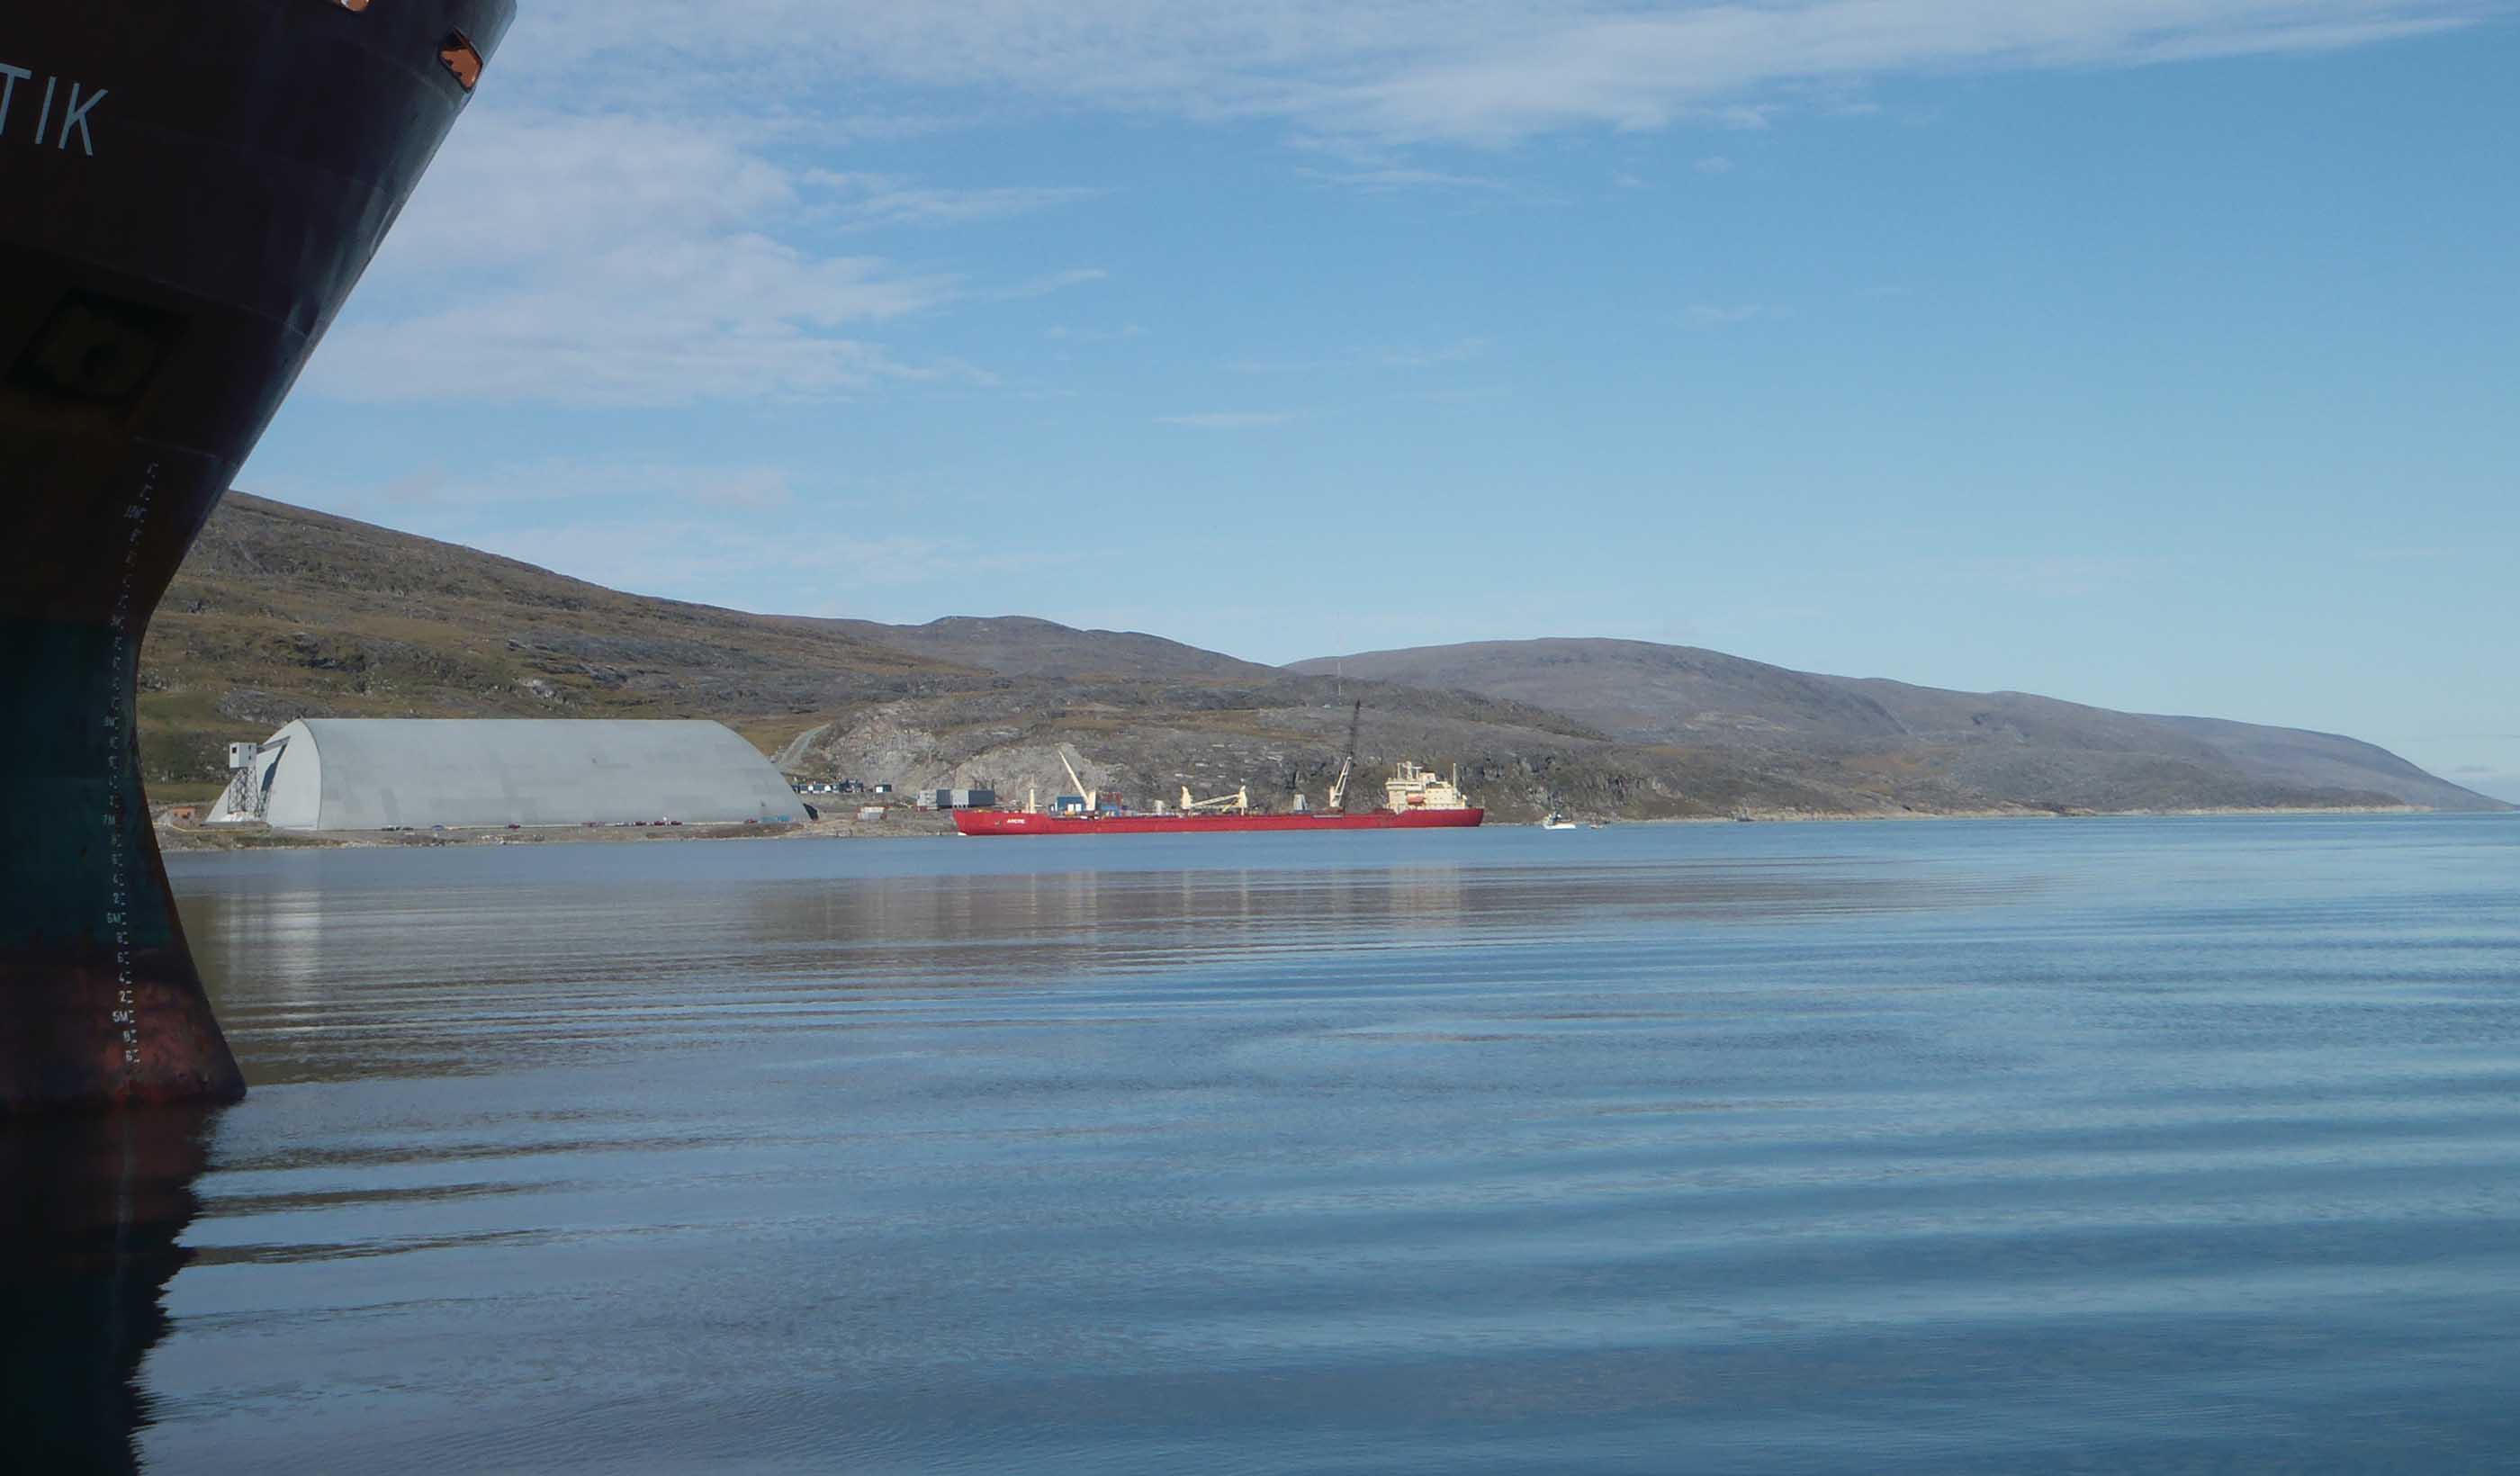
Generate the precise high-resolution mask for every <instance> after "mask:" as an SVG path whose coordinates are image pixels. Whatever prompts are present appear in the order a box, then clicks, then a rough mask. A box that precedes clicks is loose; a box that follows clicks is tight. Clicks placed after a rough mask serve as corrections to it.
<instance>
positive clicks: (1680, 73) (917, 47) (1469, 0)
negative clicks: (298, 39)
mask: <svg viewBox="0 0 2520 1476" xmlns="http://www.w3.org/2000/svg"><path fill="white" fill-rule="evenodd" d="M2506 9H2507V7H2506V6H2504V5H2502V4H2500V3H2498V0H2047V3H2043V4H2032V5H2024V4H2009V3H2005V4H1998V3H1993V0H1775V3H1769V4H1762V5H1756V6H1753V5H1747V4H1742V3H1739V0H1715V3H1663V4H1650V3H1646V4H1640V3H1637V0H1567V3H1564V4H1560V5H1554V6H1548V7H1535V6H1532V5H1530V4H1529V3H1528V0H1388V3H1385V4H1381V5H1375V6H1358V5H1355V4H1352V3H1349V0H1233V3H1227V0H1179V3H1175V4H1170V5H1165V6H1149V5H1147V4H1146V3H1145V0H965V3H961V4H955V5H867V4H863V3H857V0H716V3H715V4H712V5H711V6H709V7H707V9H706V10H705V12H696V11H694V10H693V9H692V7H691V6H689V5H688V4H687V3H686V0H543V3H541V4H538V5H536V6H534V7H532V8H531V9H530V10H529V11H528V12H527V14H526V16H525V17H524V18H523V19H521V20H520V21H519V22H518V24H517V28H516V33H515V35H514V37H513V38H512V41H511V47H512V49H514V50H516V51H518V52H521V53H523V54H525V56H526V57H527V59H528V60H527V61H526V62H525V63H524V64H523V65H525V66H530V67H537V68H540V69H545V70H557V71H562V72H565V73H567V74H570V75H573V76H578V77H587V78H598V79H602V80H603V81H604V82H605V83H606V84H607V85H608V86H610V87H611V88H613V89H616V90H618V91H619V92H621V93H623V94H628V93H632V92H645V93H647V94H649V95H652V94H653V91H654V88H655V78H656V76H657V67H658V62H659V59H660V57H662V56H670V57H672V58H673V59H674V60H675V61H676V62H677V63H678V64H679V67H678V69H677V71H676V73H675V75H676V82H677V86H678V88H680V89H682V90H683V92H684V93H685V94H686V95H687V96H688V95H690V94H692V93H695V92H697V93H700V94H702V95H703V96H705V94H706V93H707V92H708V91H710V90H711V89H715V90H717V91H720V92H723V93H727V94H737V93H741V94H742V95H745V96H749V97H753V98H756V99H757V98H762V97H775V96H779V95H782V94H792V93H795V92H802V91H812V90H816V89H819V88H821V87H823V86H825V85H827V84H828V79H829V78H830V77H832V76H847V77H851V78H857V79H872V80H879V81H881V82H883V83H886V84H889V85H891V86H895V87H899V88H903V89H906V90H909V91H911V92H913V93H916V94H920V95H944V96H947V97H950V98H952V99H953V100H954V101H953V106H947V107H941V108H930V109H922V110H919V111H922V112H942V113H946V114H961V113H968V112H973V111H982V112H985V111H987V107H988V106H990V105H989V104H988V103H986V102H984V105H983V106H982V107H980V108H978V109H976V110H975V108H974V107H973V106H971V104H972V100H973V99H974V98H975V97H976V98H978V99H981V100H994V104H993V105H994V106H996V107H998V108H1001V109H1003V108H1004V107H1005V106H1007V103H1008V100H1009V99H1020V98H1029V99H1033V100H1035V101H1046V102H1053V103H1058V104H1078V103H1082V104H1086V105H1089V106H1098V107H1103V108H1109V109H1113V110H1119V111H1130V112H1168V113H1172V114H1175V115H1178V116H1184V117H1189V118H1193V119H1200V120H1213V119H1226V118H1238V117H1253V116H1268V117H1277V118H1281V119H1283V120H1286V121H1288V122H1290V123H1293V124H1295V125H1297V126H1299V127H1301V128H1303V129H1306V130H1312V131H1318V132H1324V133H1330V134H1347V135H1355V136H1366V137H1374V138H1380V139H1384V140H1388V141H1404V142H1416V141H1429V140H1454V141H1473V142H1481V143H1496V142H1506V141H1510V140H1513V139H1517V138H1522V137H1528V136H1530V135H1531V134H1534V133H1540V132H1547V131H1551V130H1553V129H1557V128H1564V127H1572V126H1598V127H1608V128H1617V129H1643V128H1656V127H1662V126H1665V125H1668V124H1669V123H1671V122H1673V121H1674V120H1675V119H1678V118H1681V117H1684V116H1688V115H1699V116H1706V117H1710V118H1714V119H1718V120H1722V119H1727V118H1730V119H1733V120H1735V121H1753V122H1755V121H1758V120H1762V119H1764V118H1765V117H1766V115H1767V114H1766V113H1765V112H1764V110H1763V108H1762V106H1761V105H1763V104H1764V103H1768V102H1773V101H1774V99H1773V98H1772V97H1770V96H1769V94H1772V93H1774V92H1777V91H1778V90H1780V89H1786V88H1794V87H1808V86H1814V85H1835V84H1842V83H1845V82H1848V81H1850V80H1852V81H1859V82H1860V81H1864V80H1869V79H1873V78H1879V77H1885V76H1891V75H1898V74H1905V73H1914V72H1927V71H1930V72H1951V71H1959V70H2018V69H2025V68H2039V67H2095V66H2113V65H2114V66H2129V65H2147V64H2152V63H2157V62H2162V61H2166V60H2178V59H2183V58H2194V57H2208V56H2229V55H2237V54H2247V53H2273V52H2296V51H2303V50H2317V49H2333V48H2338V47H2346V46H2355V45H2363V44H2368V43H2370V42H2374V41H2379V40H2386V39H2390V38H2393V37H2399V36H2405V35H2410V34H2416V33H2420V32H2423V31H2428V30H2436V29H2440V28H2442V27H2445V26H2453V25H2459V24H2465V23H2471V22H2474V21H2476V20H2477V19H2479V18H2480V17H2483V16H2488V15H2493V14H2498V13H2502V12H2504V11H2505V10H2506ZM1744 110H1746V111H1744Z"/></svg>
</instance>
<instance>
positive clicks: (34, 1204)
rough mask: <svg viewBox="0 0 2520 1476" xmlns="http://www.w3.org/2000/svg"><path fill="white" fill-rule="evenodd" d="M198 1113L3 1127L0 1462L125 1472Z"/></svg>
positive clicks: (192, 1167) (141, 1410)
mask: <svg viewBox="0 0 2520 1476" xmlns="http://www.w3.org/2000/svg"><path fill="white" fill-rule="evenodd" d="M208 1116H209V1114H208V1113H207V1112H206V1111H182V1110H174V1111H164V1110H151V1111H140V1112H132V1113H127V1114H124V1115H121V1116H117V1117H112V1118H105V1119H95V1120H64V1121H59V1122H47V1123H40V1124H33V1123H28V1124H18V1125H14V1126H12V1125H7V1124H0V1186H5V1190H6V1192H5V1195H0V1467H5V1468H7V1469H10V1470H20V1471H29V1472H33V1471H48V1472H54V1471H57V1472H76V1471H130V1470H135V1469H137V1468H138V1461H137V1455H136V1445H135V1439H136V1437H137V1435H138V1432H139V1431H140V1430H141V1428H142V1427H143V1426H145V1425H146V1424H147V1423H148V1422H149V1401H148V1400H147V1398H146V1397H145V1396H144V1395H143V1394H142V1392H141V1389H140V1384H139V1373H140V1364H141V1360H142V1359H143V1358H144V1357H145V1356H147V1354H148V1352H149V1350H150V1349H151V1348H152V1347H154V1346H155V1345H156V1344H157V1342H158V1339H159V1338H161V1337H163V1336H164V1335H165V1332H166V1325H167V1324H166V1315H165V1310H164V1307H163V1304H162V1302H161V1300H160V1297H161V1294H162V1293H163V1292H164V1290H165V1288H166V1283H167V1282H168V1280H170V1279H171V1278H172V1277H173V1276H174V1275H175V1273H176V1272H177V1271H178V1270H179V1269H181V1268H182V1267H183V1266H184V1264H185V1263H186V1262H187V1261H188V1260H190V1259H191V1253H190V1252H189V1251H186V1250H183V1249H181V1248H180V1247H179V1245H178V1241H179V1240H180V1239H181V1237H182V1235H183V1233H184V1230H185V1229H186V1227H188V1226H190V1225H191V1224H192V1221H193V1216H194V1214H195V1213H196V1212H197V1211H198V1209H199V1208H200V1204H199V1201H197V1200H196V1199H195V1198H194V1192H193V1190H194V1184H195V1181H197V1180H198V1179H200V1177H201V1174H202V1170H203V1165H204V1163H205V1162H206V1161H207V1159H208V1149H207V1147H206V1145H205V1138H206V1126H207V1118H208Z"/></svg>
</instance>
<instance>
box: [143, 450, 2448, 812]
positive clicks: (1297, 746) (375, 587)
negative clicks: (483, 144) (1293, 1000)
mask: <svg viewBox="0 0 2520 1476" xmlns="http://www.w3.org/2000/svg"><path fill="white" fill-rule="evenodd" d="M1606 646H1621V648H1622V649H1621V650H1620V651H1619V652H1616V653H1614V654H1613V655H1611V656H1608V657H1605V653H1604V651H1603V650H1601V649H1599V648H1603V647H1606ZM1325 664H1327V663H1315V665H1316V666H1319V665H1325ZM141 682H142V693H141V704H140V711H141V721H142V738H143V753H144V762H145V765H146V767H147V770H148V773H149V776H150V778H151V779H152V781H153V783H156V784H158V787H159V788H160V790H161V791H162V792H181V791H182V790H183V789H186V788H189V789H191V790H194V791H198V790H200V789H203V788H205V787H210V786H215V784H216V783H218V782H219V781H221V780H223V779H224V777H225V776H224V772H223V771H224V767H225V751H226V745H227V743H228V742H229V741H231V740H233V739H239V738H263V737H265V736H267V735H269V734H270V733H271V732H272V731H273V730H274V729H276V728H278V727H279V726H280V725H281V724H283V723H285V722H287V721H288V720H289V719H291V718H293V717H300V716H374V717H390V716H406V717H464V716H485V717H495V716H527V715H531V716H537V717H550V716H569V715H582V716H588V717H709V718H716V719H719V720H721V721H724V722H727V723H729V724H731V725H733V726H734V727H735V728H737V729H738V731H740V732H742V733H743V734H745V735H746V736H747V737H749V738H752V739H753V740H754V741H755V742H757V743H759V744H760V745H761V746H762V749H763V751H764V752H766V753H770V754H772V755H774V756H776V757H777V759H778V760H779V761H780V763H781V765H782V767H784V768H786V769H787V771H788V772H790V773H791V774H794V775H796V776H797V777H800V778H824V779H860V780H866V781H869V782H876V781H884V782H889V783H894V784H896V785H899V786H900V787H902V788H904V789H910V788H920V787H925V786H929V785H934V784H960V785H975V786H976V785H987V786H989V787H993V788H996V789H998V790H999V791H1000V792H1001V793H1004V794H1007V795H1010V796H1015V797H1019V796H1021V794H1022V793H1023V792H1024V790H1025V789H1026V788H1028V787H1037V788H1039V789H1040V790H1041V791H1042V792H1043V793H1045V794H1048V793H1054V792H1060V791H1064V790H1065V789H1066V788H1067V787H1068V782H1067V779H1066V773H1065V768H1064V766H1063V765H1062V764H1061V762H1060V758H1061V755H1062V754H1065V755H1067V756H1069V757H1070V758H1071V760H1072V761H1073V762H1075V763H1076V764H1077V766H1078V767H1079V769H1080V770H1081V772H1082V774H1083V777H1084V778H1085V780H1086V782H1087V783H1089V784H1092V785H1094V786H1097V787H1100V788H1102V789H1106V790H1117V791H1119V792H1121V793H1123V794H1125V795H1126V796H1128V797H1129V798H1130V799H1131V800H1133V801H1141V802H1143V801H1151V800H1154V799H1159V798H1160V799H1171V798H1175V797H1178V795H1179V792H1180V790H1181V788H1182V787H1183V786H1184V785H1188V786H1189V787H1191V788H1192V789H1193V790H1195V791H1196V792H1197V793H1198V794H1199V795H1200V796H1202V797H1204V796H1207V795H1211V794H1217V793H1226V792H1231V791H1232V790H1234V789H1236V788H1238V787H1240V786H1243V785H1248V786H1249V788H1250V790H1251V793H1252V797H1253V798H1254V799H1255V800H1258V801H1261V802H1263V803H1266V804H1273V805H1274V804H1283V803H1284V802H1285V801H1286V800H1287V799H1288V798H1289V797H1290V796H1291V795H1293V794H1295V793H1298V792H1300V793H1304V794H1306V795H1308V796H1310V797H1311V798H1312V799H1313V800H1314V801H1315V802H1316V803H1318V802H1319V801H1320V800H1321V799H1322V798H1323V797H1324V796H1325V795H1326V794H1327V792H1328V787H1329V782H1330V779H1331V777H1332V775H1334V774H1335V772H1336V770H1337V767H1338V761H1339V756H1340V754H1341V753H1342V751H1343V750H1344V749H1345V747H1346V734H1347V727H1348V722H1349V717H1350V714H1351V712H1352V711H1353V709H1354V704H1356V703H1358V702H1362V703H1364V704H1365V715H1364V721H1363V725H1362V730H1361V743H1360V756H1361V760H1362V768H1363V770H1364V774H1363V785H1364V788H1365V792H1366V793H1368V794H1372V793H1374V792H1377V790H1378V783H1379V771H1380V770H1382V769H1383V768H1384V767H1385V766H1386V765H1388V764H1389V763H1391V762H1393V761H1396V760H1398V759H1402V758H1411V759H1417V760H1418V761H1420V762H1425V763H1432V764H1436V765H1439V766H1449V765H1454V764H1458V765H1459V766H1460V769H1461V776H1462V782H1463V785H1464V787H1466V788H1468V789H1469V790H1470V791H1471V793H1472V794H1473V795H1474V796H1475V797H1476V798H1478V799H1479V800H1480V801H1481V802H1482V803H1484V804H1486V805H1487V806H1488V807H1489V808H1490V809H1491V810H1492V811H1493V812H1495V813H1496V814H1497V815H1498V816H1499V818H1501V819H1528V818H1531V817H1534V816H1536V815H1539V814H1541V813H1543V812H1544V811H1545V810H1546V809H1548V808H1549V807H1550V806H1551V805H1552V804H1555V805H1557V806H1560V807H1562V808H1565V809H1567V810H1569V811H1570V812H1572V813H1575V814H1578V815H1586V816H1598V817H1609V818H1626V819H1649V818H1663V817H1684V816H1724V815H1730V814H1734V813H1740V812H1747V813H1752V814H1763V815H1767V814H1774V815H1782V814H1901V813H1918V812H1923V813H1957V812H1999V813H2057V812H2065V811H2078V810H2127V809H2191V808H2226V807H2228V808H2254V807H2333V806H2367V805H2392V804H2400V803H2408V802H2414V803H2437V804H2442V805H2444V806H2445V807H2456V808H2479V807H2484V806H2488V805H2491V803H2492V802H2491V801H2484V800H2482V799H2481V798H2480V797H2479V796H2474V795H2469V794H2467V792H2466V791H2464V790H2458V789H2454V788H2453V787H2452V786H2450V785H2447V784H2443V783H2441V782H2440V781H2438V780H2433V779H2431V777H2430V776H2427V775H2423V774H2422V773H2421V772H2420V771H2417V770H2414V769H2412V767H2411V766H2408V765H2405V764H2403V763H2402V762H2400V761H2398V760H2395V759H2394V758H2392V757H2390V756H2389V755H2387V754H2384V753H2381V752H2380V751H2379V750H2377V749H2370V748H2367V747H2366V746H2365V745H2362V744H2355V743H2352V742H2350V740H2346V739H2333V738H2321V737H2320V736H2318V735H2307V734H2283V733H2280V732H2279V731H2277V730H2269V729H2251V728H2246V727H2245V726H2244V725H2237V724H2219V725H2218V724H2212V723H2207V722H2204V721H2203V720H2163V719H2153V718H2142V717H2134V716H2130V715H2127V714H2123V713H2106V712H2100V711H2098V710H2097V709H2093V708H2083V707H2075V706H2073V705H2072V704H2070V703H2061V702H2049V701H2048V700H2047V699H2044V698H2037V697H2018V696H2013V695H2009V694H2004V695H1998V696H1993V697H1978V696H1970V695H1967V694H1964V693H1937V692H1933V691H1931V690H1929V689H1923V688H1908V687H1901V686H1899V685H1898V684H1895V683H1864V682H1845V681H1841V680H1839V679H1836V678H1827V677H1812V676H1806V675H1803V674H1801V673H1795V672H1787V671H1782V670H1780V669H1778V668H1776V667H1770V666H1762V665H1760V664H1759V663H1757V662H1753V661H1742V660H1740V659H1738V658H1736V657H1732V656H1725V655H1721V654H1719V653H1717V652H1713V651H1685V650H1679V649H1674V648H1662V647H1626V646H1624V645H1623V644H1620V643H1591V642H1531V643H1519V644H1517V645H1516V646H1512V647H1504V648H1450V649H1446V650H1445V651H1443V652H1387V653H1381V654H1378V655H1375V656H1365V657H1348V658H1346V659H1345V661H1344V665H1343V674H1325V673H1324V672H1322V671H1320V670H1280V669H1277V668H1272V667H1266V666H1261V665H1257V664H1255V663H1252V662H1248V661H1241V660H1238V659H1236V658H1234V657H1232V656H1226V655H1221V654H1218V653H1216V652H1214V651H1204V650H1200V649H1196V648H1193V647H1189V646H1184V645H1181V644H1180V643H1177V642H1172V641H1167V640H1164V639H1162V638H1160V637H1157V636H1152V635H1147V634H1143V633H1138V632H1119V631H1080V630H1073V629H1070V628H1068V627H1066V626H1062V625H1057V624H1053V623H1051V622H1049V621H1044V620H1034V619H1027V618H1021V617H998V618H955V619H949V620H940V621H936V622H933V623H931V624H928V625H923V626H887V625H877V624H874V623H872V622H865V621H853V620H807V619H799V618H790V617H786V616H777V615H754V614H745V613H742V612H741V611H736V610H726V609H717V608H713V607H710V606H706V605H697V604H681V603H677V602H674V601H667V600H653V599H647V598H643V597H640V596H636V595H627V594H622V593H619V592H617V591H613V590H607V589H604V588H602V587H600V586H597V585H592V584H587V583H585V582H583V581H581V580H575V579H569V578H565V577H562V576H561V575H558V574H554V573H552V572H551V571H549V570H547V569H540V568H536V567H534V566H533V565H530V564H525V563H519V562H517V561H516V560H513V559H500V558H496V557H494V556H491V555H487V554H481V553H477V552H474V551H472V550H471V549H465V548H459V547H456V546H454V545H450V544H443V543H436V542H432V541H430V540H428V539H424V538H415V537H412V536H410V535H408V534H402V533H395V532H392V531H389V530H387V529H383V528H379V527H374V526H370V525H368V524H365V523H359V522H353V521H350V520H348V519H344V518H338V517H331V516H327V515H324V514H316V513H308V512H304V511H301V510H298V509H295V508H290V507H286V506H283V505H281V504H278V503H272V502H267V501H264V500H261V499H258V498H252V497H246V496H242V495H234V496H231V497H230V498H228V499H227V501H226V502H225V503H224V504H223V505H222V506H221V507H220V509H219V511H218V512H217V514H215V515H213V517H212V518H211V521H210V525H209V527H208V528H207V529H206V530H205V531H204V533H203V536H202V539H201V541H200V543H199V544H198V545H197V546H196V548H195V550H194V553H193V556H192V558H191V559H189V560H188V561H187V562H186V564H185V566H184V568H183V570H182V572H181V573H180V574H179V575H178V576H177V578H176V581H175V584H174V586H173V588H172V589H171V590H170V591H169V593H168V595H167V598H166V601H165V603H164V604H163V605H162V606H161V608H160V609H159V612H158V618H157V620H156V622H155V624H154V625H153V627H152V629H151V632H150V638H149V643H148V646H147V648H146V649H145V651H144V653H143V660H142V673H141ZM2417 796H2421V797H2417Z"/></svg>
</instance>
